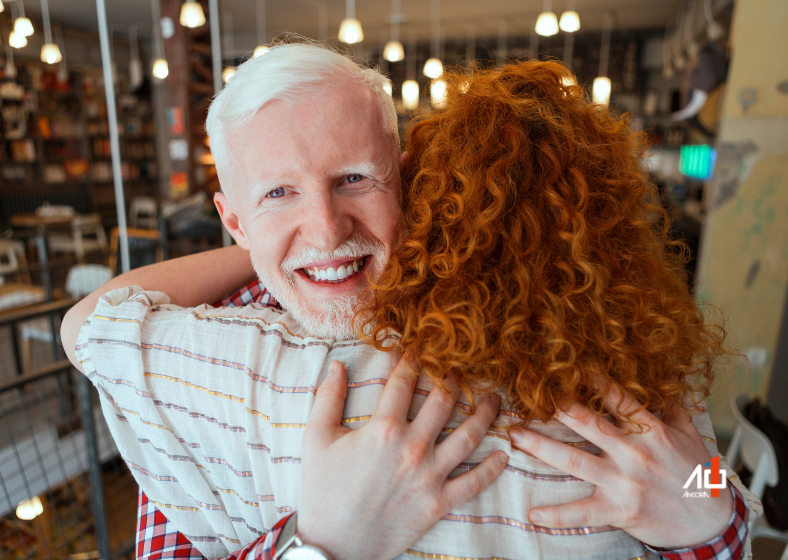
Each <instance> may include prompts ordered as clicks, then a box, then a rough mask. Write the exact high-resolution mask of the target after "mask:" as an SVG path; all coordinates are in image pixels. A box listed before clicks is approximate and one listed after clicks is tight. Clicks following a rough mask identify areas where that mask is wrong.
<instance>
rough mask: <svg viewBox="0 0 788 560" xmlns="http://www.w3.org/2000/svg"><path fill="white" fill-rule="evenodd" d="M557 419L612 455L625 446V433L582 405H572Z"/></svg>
mask: <svg viewBox="0 0 788 560" xmlns="http://www.w3.org/2000/svg"><path fill="white" fill-rule="evenodd" d="M555 419H556V420H558V421H559V422H561V423H562V424H564V425H565V426H566V427H568V428H570V429H572V430H574V431H575V432H577V433H578V434H580V435H581V436H583V437H584V438H586V439H587V440H588V441H590V442H591V443H593V444H594V445H596V446H597V447H599V448H600V449H602V450H604V451H607V452H608V453H610V454H611V455H612V454H614V452H615V450H617V449H620V448H621V446H622V445H623V443H622V441H621V439H622V438H621V436H622V435H625V432H624V431H623V430H622V429H620V428H617V427H616V426H614V425H613V424H611V423H610V422H608V421H607V420H605V419H604V418H602V417H601V416H600V415H599V414H596V413H595V412H593V411H592V410H591V409H589V408H588V407H585V406H583V405H581V404H580V403H577V402H575V403H572V406H570V407H569V409H568V410H566V411H561V410H559V411H558V412H556V413H555Z"/></svg>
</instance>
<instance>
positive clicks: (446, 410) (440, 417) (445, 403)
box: [410, 377, 460, 442]
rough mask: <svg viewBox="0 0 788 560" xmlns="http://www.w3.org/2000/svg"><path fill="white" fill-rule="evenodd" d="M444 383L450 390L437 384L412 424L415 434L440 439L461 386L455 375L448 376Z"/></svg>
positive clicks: (433, 439) (430, 438)
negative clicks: (445, 389)
mask: <svg viewBox="0 0 788 560" xmlns="http://www.w3.org/2000/svg"><path fill="white" fill-rule="evenodd" d="M444 384H445V385H446V388H447V389H448V391H444V390H443V389H441V388H440V387H438V386H437V385H435V386H434V387H433V388H432V390H431V391H430V394H429V395H427V399H426V400H425V401H424V404H423V405H422V406H421V409H419V412H418V414H417V415H416V418H414V419H413V422H411V424H410V426H411V429H412V430H413V431H414V433H415V434H417V435H418V436H419V437H424V438H427V439H429V441H431V442H434V441H435V440H436V439H438V435H439V434H440V433H441V430H442V429H443V427H444V426H445V425H446V422H448V421H449V417H451V413H452V411H453V410H454V405H455V403H456V402H457V397H458V396H459V394H460V388H459V387H458V386H457V383H456V381H455V380H454V378H453V377H449V378H447V379H446V380H445V381H444Z"/></svg>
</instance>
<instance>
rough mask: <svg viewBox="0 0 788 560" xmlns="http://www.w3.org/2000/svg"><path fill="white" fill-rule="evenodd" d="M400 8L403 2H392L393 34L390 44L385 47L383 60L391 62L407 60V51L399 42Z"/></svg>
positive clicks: (395, 0)
mask: <svg viewBox="0 0 788 560" xmlns="http://www.w3.org/2000/svg"><path fill="white" fill-rule="evenodd" d="M400 6H401V0H391V34H390V35H389V42H388V43H386V46H385V47H383V58H385V59H386V60H388V61H389V62H399V61H400V60H402V59H403V58H405V49H404V48H403V47H402V43H400V42H399V24H400V22H401V21H402V19H401V18H402V15H401V14H400V13H399V12H400Z"/></svg>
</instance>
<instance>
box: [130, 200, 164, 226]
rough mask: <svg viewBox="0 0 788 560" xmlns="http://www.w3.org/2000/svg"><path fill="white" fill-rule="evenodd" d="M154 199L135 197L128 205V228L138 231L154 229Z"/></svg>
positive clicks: (155, 222)
mask: <svg viewBox="0 0 788 560" xmlns="http://www.w3.org/2000/svg"><path fill="white" fill-rule="evenodd" d="M157 212H158V208H157V205H156V199H154V198H151V197H149V196H135V197H134V198H132V199H131V204H130V205H129V227H130V228H138V229H156V228H157V227H158V219H157V217H156V214H157Z"/></svg>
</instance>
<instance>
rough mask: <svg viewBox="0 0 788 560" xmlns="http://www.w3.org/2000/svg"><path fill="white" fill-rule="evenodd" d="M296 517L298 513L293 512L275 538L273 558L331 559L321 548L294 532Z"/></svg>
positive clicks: (280, 559)
mask: <svg viewBox="0 0 788 560" xmlns="http://www.w3.org/2000/svg"><path fill="white" fill-rule="evenodd" d="M297 517H298V513H294V514H293V515H291V516H290V519H288V520H287V522H286V523H285V526H284V527H282V532H281V533H279V538H277V539H276V554H274V560H332V559H331V556H329V554H328V552H326V551H325V550H323V549H322V548H320V547H318V546H313V545H309V544H304V543H303V542H302V541H301V539H300V538H299V537H298V533H297V532H296V521H297ZM280 542H281V543H282V544H281V546H280V544H279V543H280Z"/></svg>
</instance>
